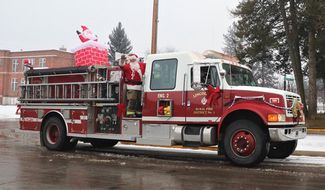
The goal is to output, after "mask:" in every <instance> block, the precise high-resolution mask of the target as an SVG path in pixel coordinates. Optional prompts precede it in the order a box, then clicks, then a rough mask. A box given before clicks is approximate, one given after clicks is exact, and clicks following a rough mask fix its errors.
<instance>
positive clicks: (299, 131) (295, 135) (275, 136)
mask: <svg viewBox="0 0 325 190" xmlns="http://www.w3.org/2000/svg"><path fill="white" fill-rule="evenodd" d="M269 134H270V140H271V141H275V142H279V141H292V140H297V139H303V138H305V137H306V136H307V128H306V127H303V126H297V127H290V128H269Z"/></svg>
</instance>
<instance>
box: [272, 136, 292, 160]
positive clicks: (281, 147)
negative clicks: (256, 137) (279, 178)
mask: <svg viewBox="0 0 325 190" xmlns="http://www.w3.org/2000/svg"><path fill="white" fill-rule="evenodd" d="M296 147H297V140H294V141H285V142H271V143H270V151H269V154H268V155H267V157H269V158H279V159H283V158H286V157H288V156H290V155H291V154H292V153H293V152H294V151H295V150H296Z"/></svg>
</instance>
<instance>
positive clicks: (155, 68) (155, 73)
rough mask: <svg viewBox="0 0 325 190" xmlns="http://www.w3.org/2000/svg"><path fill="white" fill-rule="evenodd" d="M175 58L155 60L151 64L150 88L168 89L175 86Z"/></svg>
mask: <svg viewBox="0 0 325 190" xmlns="http://www.w3.org/2000/svg"><path fill="white" fill-rule="evenodd" d="M176 74H177V59H166V60H156V61H154V62H153V64H152V75H151V82H150V89H151V90H170V89H174V88H175V86H176Z"/></svg>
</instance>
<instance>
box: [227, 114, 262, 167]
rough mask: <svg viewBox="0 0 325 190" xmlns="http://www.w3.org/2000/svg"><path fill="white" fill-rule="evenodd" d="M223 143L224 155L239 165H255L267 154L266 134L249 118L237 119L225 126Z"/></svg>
mask: <svg viewBox="0 0 325 190" xmlns="http://www.w3.org/2000/svg"><path fill="white" fill-rule="evenodd" d="M223 144H224V150H225V155H226V157H227V158H228V159H229V160H230V161H231V162H233V163H234V164H236V165H240V166H253V165H256V164H258V163H260V162H262V161H263V160H264V158H265V157H266V154H267V145H268V143H267V138H266V134H265V133H264V132H263V130H262V128H261V127H260V126H258V125H257V124H256V123H254V122H252V121H250V120H238V121H235V122H233V123H231V124H230V125H229V126H227V128H226V130H225V135H224V139H223Z"/></svg>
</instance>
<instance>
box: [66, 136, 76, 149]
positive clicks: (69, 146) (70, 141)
mask: <svg viewBox="0 0 325 190" xmlns="http://www.w3.org/2000/svg"><path fill="white" fill-rule="evenodd" d="M77 144H78V139H75V138H67V141H66V143H65V145H64V150H67V151H71V150H74V149H75V148H76V146H77Z"/></svg>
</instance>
